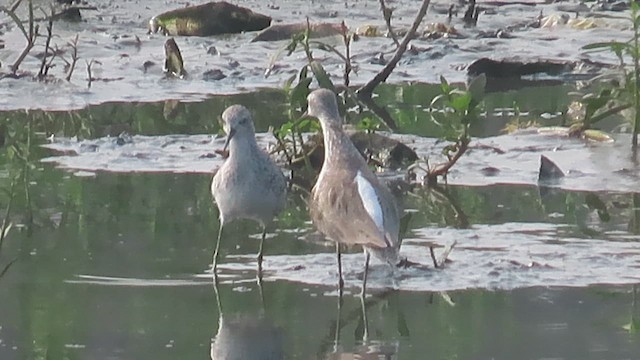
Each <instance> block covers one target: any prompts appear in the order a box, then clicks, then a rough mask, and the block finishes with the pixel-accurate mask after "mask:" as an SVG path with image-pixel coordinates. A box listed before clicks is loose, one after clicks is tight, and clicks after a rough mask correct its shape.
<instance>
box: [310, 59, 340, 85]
mask: <svg viewBox="0 0 640 360" xmlns="http://www.w3.org/2000/svg"><path fill="white" fill-rule="evenodd" d="M309 65H310V66H311V71H313V74H314V75H315V77H316V80H318V85H320V87H321V88H325V89H329V90H331V91H333V92H334V93H335V92H336V87H335V86H334V85H333V82H332V81H331V79H330V78H329V75H328V74H327V72H326V71H325V70H324V68H323V67H322V65H321V64H320V63H319V62H317V61H312V62H311V64H309Z"/></svg>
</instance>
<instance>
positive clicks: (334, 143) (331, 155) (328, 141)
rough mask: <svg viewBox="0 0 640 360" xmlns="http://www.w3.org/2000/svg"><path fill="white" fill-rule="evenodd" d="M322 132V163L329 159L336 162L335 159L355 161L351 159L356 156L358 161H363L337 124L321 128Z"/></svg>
mask: <svg viewBox="0 0 640 360" xmlns="http://www.w3.org/2000/svg"><path fill="white" fill-rule="evenodd" d="M322 132H323V134H324V161H325V162H327V161H329V159H332V161H336V160H337V159H344V160H347V161H357V160H353V159H351V158H352V157H354V155H357V157H358V158H360V160H363V159H362V157H361V156H360V152H358V149H356V147H355V146H354V145H353V143H352V142H351V139H350V138H349V136H348V135H347V134H345V133H344V131H343V130H342V126H341V125H338V124H329V125H326V126H323V129H322Z"/></svg>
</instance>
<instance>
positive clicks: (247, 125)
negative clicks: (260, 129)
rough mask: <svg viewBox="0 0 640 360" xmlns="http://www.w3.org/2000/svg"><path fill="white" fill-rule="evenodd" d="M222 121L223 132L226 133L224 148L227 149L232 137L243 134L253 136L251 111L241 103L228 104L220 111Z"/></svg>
mask: <svg viewBox="0 0 640 360" xmlns="http://www.w3.org/2000/svg"><path fill="white" fill-rule="evenodd" d="M222 122H223V124H222V127H223V129H224V132H225V133H226V134H227V139H226V141H225V142H224V150H227V147H229V144H230V142H231V139H232V138H233V137H236V136H245V135H248V136H250V137H254V136H255V129H254V128H253V120H252V119H251V113H250V112H249V110H247V108H246V107H244V106H242V105H232V106H229V107H228V108H227V109H226V110H225V111H224V112H223V113H222Z"/></svg>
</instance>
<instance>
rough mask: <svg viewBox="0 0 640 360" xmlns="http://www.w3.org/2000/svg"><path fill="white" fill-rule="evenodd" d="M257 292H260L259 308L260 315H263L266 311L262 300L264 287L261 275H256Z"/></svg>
mask: <svg viewBox="0 0 640 360" xmlns="http://www.w3.org/2000/svg"><path fill="white" fill-rule="evenodd" d="M257 284H258V292H259V293H260V310H261V315H264V314H266V313H267V311H266V306H265V302H264V289H263V288H262V277H260V276H259V277H258V281H257Z"/></svg>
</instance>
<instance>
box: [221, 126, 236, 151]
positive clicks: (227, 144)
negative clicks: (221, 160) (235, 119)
mask: <svg viewBox="0 0 640 360" xmlns="http://www.w3.org/2000/svg"><path fill="white" fill-rule="evenodd" d="M235 134H236V130H235V129H233V128H232V129H230V130H229V133H228V134H227V139H226V140H225V142H224V148H222V151H227V148H228V147H229V142H231V138H232V137H233V135H235Z"/></svg>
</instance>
